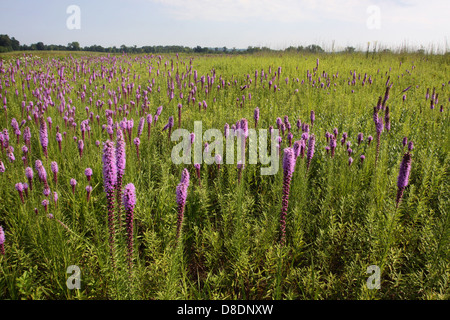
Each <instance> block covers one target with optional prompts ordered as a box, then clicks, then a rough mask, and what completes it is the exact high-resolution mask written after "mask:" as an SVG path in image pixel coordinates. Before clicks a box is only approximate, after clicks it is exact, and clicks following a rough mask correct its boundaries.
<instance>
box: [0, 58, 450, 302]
mask: <svg viewBox="0 0 450 320" xmlns="http://www.w3.org/2000/svg"><path fill="white" fill-rule="evenodd" d="M35 54H37V55H38V56H36V55H35ZM0 58H1V59H2V63H1V65H0V94H1V99H0V101H1V103H2V104H1V106H2V109H1V110H0V130H2V131H1V132H2V133H1V135H0V138H1V141H0V144H1V146H2V147H1V152H0V161H1V163H0V226H1V227H2V230H3V234H4V237H0V240H3V241H0V242H3V243H2V245H1V246H2V247H1V248H2V253H1V254H0V298H2V299H170V300H171V299H250V300H253V299H261V300H263V299H277V300H279V299H449V298H450V296H449V275H450V256H449V253H450V250H449V249H450V247H449V245H450V226H449V224H450V221H449V208H450V207H449V204H450V199H449V198H450V192H449V190H450V188H449V187H450V186H449V180H450V174H449V168H450V167H449V165H450V156H449V150H450V139H449V137H450V114H449V108H450V78H449V75H450V56H449V55H448V54H447V55H420V54H391V53H375V54H372V53H369V54H367V55H366V54H363V53H361V54H360V53H354V54H325V53H324V54H318V55H313V54H310V55H300V54H261V55H256V54H255V55H210V56H208V55H192V56H186V55H181V54H180V55H179V56H178V55H107V54H86V53H83V52H77V53H68V52H67V53H52V52H42V53H41V52H34V53H33V54H31V53H30V52H27V53H17V52H15V53H8V54H3V55H1V56H0ZM194 98H195V99H194ZM180 105H181V107H180ZM160 107H162V108H160ZM256 108H258V109H257V110H259V117H256V118H257V119H258V120H257V123H255V109H256ZM312 111H313V115H314V116H313V117H312ZM150 115H151V116H150ZM156 115H158V117H155V116H156ZM180 115H181V118H180ZM171 117H172V118H171ZM277 118H279V120H278V121H277ZM150 120H151V122H150ZM172 120H173V126H172V122H171V121H172ZM195 122H201V129H200V134H198V133H199V132H198V131H196V126H195ZM226 124H228V126H229V128H230V131H228V132H229V134H233V132H236V133H237V134H239V133H241V132H242V133H244V136H245V138H244V139H243V140H242V141H245V142H246V143H245V144H244V147H245V150H246V154H247V155H248V156H247V157H246V162H245V163H244V166H242V167H241V166H240V165H239V163H238V162H237V161H236V159H237V157H238V155H237V154H236V157H235V158H234V160H233V161H230V162H228V163H227V161H226V159H227V152H226V151H228V149H226V148H225V140H224V139H222V140H221V139H218V137H216V138H215V139H216V141H220V142H221V144H222V145H223V151H224V152H223V153H221V156H222V163H221V164H220V166H219V165H218V164H217V163H205V162H201V163H199V164H200V167H199V170H198V171H197V168H196V167H195V163H194V160H193V158H195V157H194V154H195V152H196V150H198V148H200V150H204V149H205V143H208V144H209V146H208V147H207V148H206V149H207V150H206V152H205V153H203V157H204V158H205V159H207V158H208V157H209V156H210V154H209V152H211V151H212V154H211V157H213V158H214V156H215V152H217V153H219V152H218V150H219V149H217V148H216V146H218V144H214V141H215V139H210V140H208V137H207V135H204V133H205V132H206V131H207V130H209V129H218V130H219V131H220V133H221V134H223V135H226V133H225V131H226V130H225V126H226ZM247 127H248V130H249V131H251V130H250V129H256V133H257V134H258V137H264V136H266V135H267V136H268V142H267V143H268V146H267V150H265V148H264V150H262V149H259V148H257V151H256V152H257V154H258V157H257V160H258V161H256V163H254V162H253V163H251V161H250V159H251V157H250V154H251V153H252V152H255V149H252V144H251V143H250V142H251V141H253V140H251V136H250V135H249V134H247V132H248V131H247ZM270 127H272V128H273V129H274V130H275V129H279V131H278V133H279V136H280V137H281V140H278V139H277V138H276V131H275V133H274V136H273V139H271V138H270V136H269V133H268V131H260V129H267V130H268V129H269V128H270ZM178 128H182V129H186V130H187V132H188V133H192V132H196V134H195V139H194V141H193V144H192V148H188V149H187V151H189V152H190V153H189V154H190V155H191V156H192V157H189V158H188V160H189V163H180V164H178V163H175V162H174V153H173V150H174V147H175V146H177V145H179V143H180V141H181V140H178V138H177V139H176V140H175V137H176V132H181V131H176V129H178ZM239 128H240V129H241V130H238V129H239ZM233 129H236V131H234V130H233ZM58 137H60V138H58ZM120 137H123V140H121V138H120ZM240 137H241V136H239V135H238V138H237V139H236V145H238V144H237V143H238V141H237V140H239V138H240ZM369 137H370V138H369ZM136 138H138V139H139V140H135V139H136ZM58 139H60V141H58ZM217 139H218V140H217ZM108 140H109V141H110V142H109V143H108V142H107V141H108ZM80 141H81V142H80ZM232 141H235V140H232ZM258 141H259V140H258ZM333 141H334V142H335V143H336V147H335V148H334V147H333ZM295 142H297V143H295ZM233 143H234V142H233ZM188 145H189V146H190V144H188ZM121 146H124V149H123V150H124V152H125V153H120V151H117V150H122V149H121ZM294 146H295V148H294ZM297 147H298V149H297ZM289 148H292V149H289ZM236 149H237V148H236ZM278 150H279V151H278ZM297 150H298V153H296V152H297ZM185 151H186V150H183V151H182V152H185ZM234 151H237V150H234ZM234 151H233V152H234ZM263 151H268V154H269V155H272V156H274V158H271V160H273V161H276V162H277V164H278V170H275V171H274V172H273V174H261V172H262V171H261V169H262V168H265V167H268V166H270V164H267V162H266V163H262V162H263V161H260V159H261V158H260V156H261V154H262V153H263ZM291 151H292V152H294V153H296V154H295V157H294V158H292V157H291V158H289V157H290V154H291ZM278 152H279V156H278ZM121 155H124V156H125V157H124V158H123V157H122V158H121ZM362 156H363V157H362ZM120 159H122V160H120ZM191 159H192V160H191ZM214 159H217V158H214ZM405 159H406V160H405ZM39 163H42V167H40V166H39ZM55 163H56V165H55ZM271 164H273V162H272V163H271ZM28 167H29V168H30V169H27V168H28ZM42 168H43V169H42ZM88 168H90V169H91V170H92V175H91V174H90V173H89V170H88V171H86V169H88ZM44 169H45V170H44ZM30 170H31V171H32V172H33V176H32V177H31V176H30ZM185 170H187V172H188V173H189V178H187V180H188V182H187V181H186V173H185V172H186V171H185ZM44 171H45V172H44ZM43 173H45V174H43ZM121 173H123V175H121ZM118 176H119V177H118ZM88 177H89V179H88ZM182 180H184V182H183V181H182ZM75 181H76V184H75V183H74V182H75ZM25 184H26V186H24V185H25ZM130 184H132V186H131V185H130ZM24 187H25V189H24ZM126 187H127V188H126ZM88 190H89V191H88ZM55 194H56V196H55ZM134 196H135V202H134V201H133V198H134ZM283 226H285V229H284V232H283V231H282V227H283ZM178 232H179V233H178ZM0 233H1V232H0ZM71 266H76V267H71ZM68 268H69V270H68ZM368 268H369V269H368ZM73 270H76V271H77V270H78V271H79V274H77V272H75V273H73ZM368 270H369V272H368ZM371 270H375V272H374V273H373V274H372V272H373V271H371ZM378 275H379V287H378V288H376V287H375V288H374V287H373V285H374V284H375V285H376V284H378V282H377V281H376V280H377V276H378ZM369 277H370V279H369ZM372 279H373V280H374V282H371V281H372ZM78 280H80V281H79V282H78ZM71 285H72V286H71ZM73 286H75V288H74V287H73Z"/></svg>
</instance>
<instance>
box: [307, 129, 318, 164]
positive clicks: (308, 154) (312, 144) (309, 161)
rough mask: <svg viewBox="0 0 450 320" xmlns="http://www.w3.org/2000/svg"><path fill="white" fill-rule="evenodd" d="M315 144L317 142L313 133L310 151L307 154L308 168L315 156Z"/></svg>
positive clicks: (310, 140)
mask: <svg viewBox="0 0 450 320" xmlns="http://www.w3.org/2000/svg"><path fill="white" fill-rule="evenodd" d="M315 144H316V137H315V136H314V135H313V134H312V135H311V136H310V137H309V142H308V153H307V154H306V160H307V163H306V167H307V169H309V166H310V164H311V160H312V158H313V156H314V146H315Z"/></svg>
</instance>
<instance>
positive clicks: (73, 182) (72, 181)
mask: <svg viewBox="0 0 450 320" xmlns="http://www.w3.org/2000/svg"><path fill="white" fill-rule="evenodd" d="M70 185H71V186H72V193H73V194H75V187H76V186H77V180H75V179H74V178H72V179H70Z"/></svg>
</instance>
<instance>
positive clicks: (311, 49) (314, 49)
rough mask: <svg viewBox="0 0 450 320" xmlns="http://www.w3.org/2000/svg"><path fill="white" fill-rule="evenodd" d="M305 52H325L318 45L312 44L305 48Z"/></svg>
mask: <svg viewBox="0 0 450 320" xmlns="http://www.w3.org/2000/svg"><path fill="white" fill-rule="evenodd" d="M305 51H307V52H311V53H320V52H324V50H323V49H322V48H321V47H320V46H318V45H317V44H310V45H309V46H307V47H306V48H305Z"/></svg>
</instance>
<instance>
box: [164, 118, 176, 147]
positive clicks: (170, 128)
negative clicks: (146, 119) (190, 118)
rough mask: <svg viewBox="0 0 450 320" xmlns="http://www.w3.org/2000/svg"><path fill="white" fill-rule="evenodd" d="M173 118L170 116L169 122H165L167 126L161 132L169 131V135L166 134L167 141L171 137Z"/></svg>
mask: <svg viewBox="0 0 450 320" xmlns="http://www.w3.org/2000/svg"><path fill="white" fill-rule="evenodd" d="M173 121H174V120H173V117H172V116H170V117H169V121H168V122H167V124H166V125H165V126H164V128H163V129H162V131H165V130H167V129H168V130H169V134H168V139H169V141H170V136H171V134H172V128H173Z"/></svg>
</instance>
